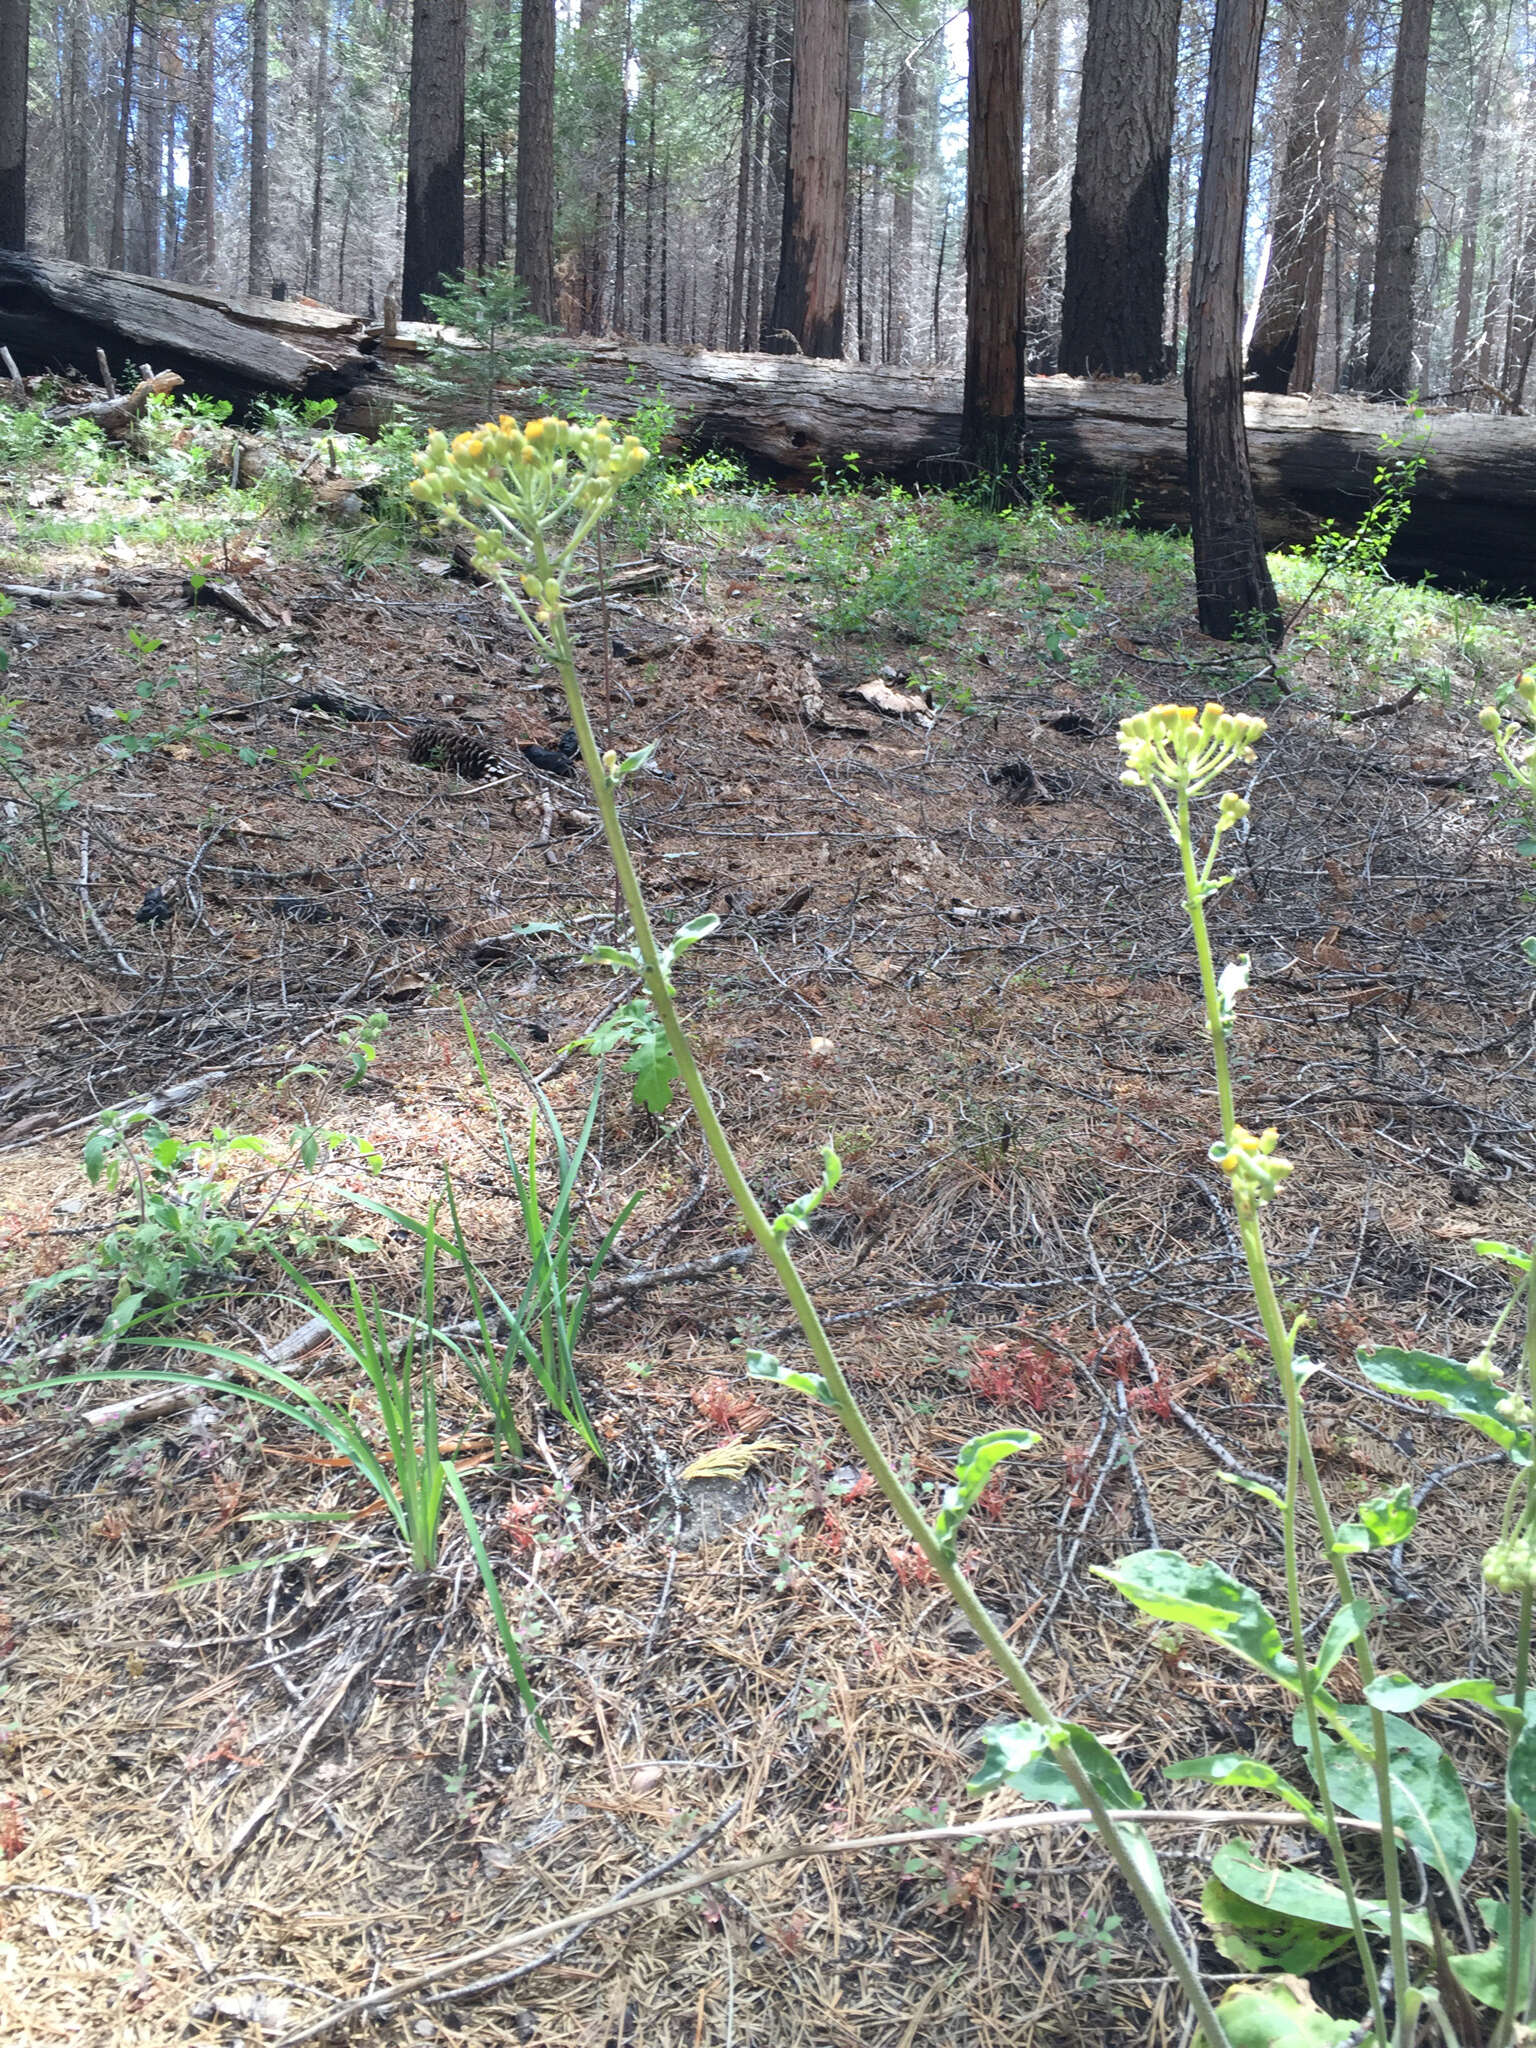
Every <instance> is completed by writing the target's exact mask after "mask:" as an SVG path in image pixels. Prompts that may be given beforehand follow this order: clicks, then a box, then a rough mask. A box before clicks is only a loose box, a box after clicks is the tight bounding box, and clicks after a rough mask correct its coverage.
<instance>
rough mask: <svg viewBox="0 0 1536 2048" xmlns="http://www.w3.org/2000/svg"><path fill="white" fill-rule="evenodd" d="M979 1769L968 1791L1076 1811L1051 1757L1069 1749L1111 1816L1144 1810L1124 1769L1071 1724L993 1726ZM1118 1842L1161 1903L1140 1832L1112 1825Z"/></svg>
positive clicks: (1072, 1793) (1071, 1791)
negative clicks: (996, 1790)
mask: <svg viewBox="0 0 1536 2048" xmlns="http://www.w3.org/2000/svg"><path fill="white" fill-rule="evenodd" d="M981 1739H982V1744H983V1749H982V1759H981V1768H980V1769H979V1770H978V1771H977V1773H976V1775H975V1776H974V1777H973V1778H972V1779H971V1782H970V1786H969V1788H968V1789H969V1790H970V1791H972V1792H989V1791H991V1790H992V1788H993V1787H994V1786H995V1785H1007V1786H1008V1787H1009V1788H1010V1790H1012V1791H1014V1792H1017V1793H1018V1794H1019V1796H1020V1798H1022V1799H1038V1800H1039V1801H1040V1802H1041V1804H1042V1805H1045V1806H1065V1807H1072V1806H1080V1805H1081V1804H1082V1798H1081V1795H1080V1794H1079V1792H1078V1790H1077V1787H1076V1786H1075V1785H1074V1784H1073V1783H1072V1780H1071V1779H1070V1778H1069V1777H1068V1776H1067V1774H1066V1773H1065V1771H1063V1770H1062V1769H1061V1767H1060V1765H1059V1764H1056V1763H1053V1762H1052V1761H1051V1758H1052V1754H1053V1752H1055V1751H1057V1750H1060V1749H1070V1750H1071V1752H1072V1755H1073V1758H1074V1760H1075V1761H1076V1763H1077V1766H1078V1768H1079V1769H1080V1770H1081V1772H1082V1773H1083V1776H1084V1777H1085V1778H1086V1779H1087V1780H1088V1782H1089V1784H1090V1785H1092V1787H1093V1789H1094V1791H1095V1792H1096V1793H1097V1794H1098V1795H1099V1797H1100V1799H1102V1800H1103V1802H1104V1804H1105V1805H1106V1806H1107V1807H1109V1808H1110V1809H1111V1811H1124V1810H1125V1809H1127V1808H1130V1807H1138V1806H1145V1805H1146V1803H1147V1802H1146V1801H1145V1799H1143V1798H1142V1796H1141V1794H1140V1793H1139V1792H1138V1791H1137V1790H1136V1787H1135V1786H1134V1785H1133V1784H1132V1783H1131V1781H1130V1779H1129V1778H1128V1777H1127V1776H1126V1773H1125V1767H1124V1765H1123V1764H1122V1763H1121V1762H1120V1760H1119V1758H1118V1757H1116V1756H1115V1755H1114V1754H1113V1753H1112V1752H1111V1751H1109V1750H1107V1749H1106V1748H1105V1747H1104V1745H1103V1743H1102V1742H1100V1740H1099V1738H1098V1737H1097V1736H1096V1735H1095V1734H1094V1733H1093V1732H1092V1730H1091V1729H1088V1728H1084V1727H1082V1726H1080V1725H1079V1724H1078V1723H1077V1722H1075V1721H1059V1722H1057V1724H1056V1725H1055V1726H1054V1727H1053V1728H1044V1727H1042V1726H1041V1725H1040V1723H1039V1722H1038V1721H996V1722H994V1723H993V1724H992V1725H991V1726H990V1727H988V1728H983V1729H982V1731H981ZM1118 1827H1119V1832H1120V1836H1121V1839H1122V1840H1123V1841H1124V1843H1125V1846H1126V1848H1127V1850H1128V1852H1129V1854H1130V1855H1131V1857H1132V1859H1133V1861H1134V1862H1135V1864H1136V1868H1137V1870H1138V1872H1139V1873H1140V1876H1141V1878H1142V1881H1143V1883H1145V1884H1146V1885H1148V1886H1149V1887H1150V1888H1151V1889H1152V1891H1153V1892H1154V1893H1155V1894H1156V1896H1157V1897H1158V1898H1159V1899H1161V1900H1162V1901H1163V1902H1164V1903H1165V1904H1166V1902H1167V1896H1168V1895H1167V1893H1166V1891H1165V1890H1164V1888H1163V1873H1162V1871H1161V1870H1160V1869H1159V1867H1158V1861H1157V1856H1156V1853H1155V1851H1154V1850H1153V1847H1152V1844H1151V1842H1150V1841H1149V1840H1148V1839H1147V1833H1146V1830H1145V1829H1144V1828H1139V1827H1137V1826H1135V1824H1134V1823H1132V1822H1127V1821H1121V1822H1119V1823H1118Z"/></svg>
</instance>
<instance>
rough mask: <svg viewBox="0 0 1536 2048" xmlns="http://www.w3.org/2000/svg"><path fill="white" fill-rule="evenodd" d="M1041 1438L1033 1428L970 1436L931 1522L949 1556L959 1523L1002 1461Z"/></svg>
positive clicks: (974, 1503)
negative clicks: (952, 1481) (953, 1480)
mask: <svg viewBox="0 0 1536 2048" xmlns="http://www.w3.org/2000/svg"><path fill="white" fill-rule="evenodd" d="M1039 1441H1040V1438H1039V1435H1038V1434H1037V1433H1036V1431H1034V1430H1032V1429H994V1430H991V1431H989V1432H988V1434H987V1435H986V1436H973V1437H972V1438H971V1440H970V1442H969V1443H968V1444H966V1445H965V1446H964V1448H963V1449H962V1450H961V1453H960V1456H959V1457H958V1458H957V1459H956V1461H955V1482H956V1483H955V1484H954V1485H953V1486H946V1487H945V1489H944V1501H943V1505H942V1506H941V1507H940V1509H939V1512H938V1513H937V1515H935V1516H934V1520H933V1533H934V1534H935V1536H937V1537H938V1539H939V1541H940V1542H941V1543H942V1544H943V1546H944V1548H945V1550H946V1551H947V1552H948V1553H949V1555H950V1556H951V1557H953V1556H954V1554H955V1538H956V1537H957V1536H958V1535H959V1533H960V1524H961V1523H962V1522H963V1521H964V1520H965V1518H966V1516H967V1515H968V1514H969V1513H970V1511H971V1509H972V1508H973V1507H974V1506H975V1505H976V1502H977V1500H978V1499H979V1498H980V1496H981V1494H982V1492H983V1491H984V1490H985V1488H986V1484H987V1481H988V1480H989V1479H990V1478H991V1477H992V1474H993V1472H994V1471H995V1469H996V1468H997V1467H998V1466H999V1465H1000V1464H1001V1463H1002V1462H1003V1460H1004V1458H1009V1457H1012V1455H1013V1453H1014V1452H1015V1451H1032V1450H1033V1449H1034V1447H1035V1445H1036V1444H1037V1443H1039Z"/></svg>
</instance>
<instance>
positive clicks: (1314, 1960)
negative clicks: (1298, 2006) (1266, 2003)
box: [1200, 1877, 1349, 1977]
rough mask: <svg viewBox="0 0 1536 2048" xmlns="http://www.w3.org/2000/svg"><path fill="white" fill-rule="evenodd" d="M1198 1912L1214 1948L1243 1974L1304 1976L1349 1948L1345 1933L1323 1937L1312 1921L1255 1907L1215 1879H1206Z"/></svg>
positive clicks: (1330, 1930) (1336, 1930) (1329, 1931)
mask: <svg viewBox="0 0 1536 2048" xmlns="http://www.w3.org/2000/svg"><path fill="white" fill-rule="evenodd" d="M1200 1911H1201V1914H1202V1915H1203V1917H1204V1920H1205V1924H1206V1926H1207V1927H1208V1928H1209V1929H1210V1931H1211V1939H1212V1941H1214V1942H1215V1944H1216V1947H1217V1948H1218V1950H1219V1951H1220V1952H1221V1954H1222V1955H1224V1956H1225V1957H1226V1958H1227V1960H1228V1961H1229V1962H1233V1963H1236V1964H1237V1966H1238V1968H1239V1969H1242V1970H1255V1971H1266V1970H1293V1971H1295V1973H1296V1974H1297V1975H1298V1976H1302V1977H1304V1976H1306V1975H1307V1974H1308V1972H1309V1971H1312V1970H1315V1969H1317V1968H1318V1967H1319V1966H1320V1965H1321V1964H1323V1963H1325V1962H1327V1960H1328V1958H1329V1957H1330V1956H1334V1955H1337V1954H1338V1952H1339V1950H1340V1949H1341V1948H1347V1947H1348V1946H1349V1935H1348V1934H1347V1933H1345V1934H1341V1933H1340V1932H1339V1931H1338V1929H1337V1928H1329V1929H1328V1931H1327V1932H1326V1933H1325V1932H1324V1931H1323V1930H1322V1928H1320V1927H1319V1926H1318V1925H1317V1924H1316V1922H1315V1921H1311V1920H1297V1919H1295V1918H1293V1917H1292V1915H1291V1914H1289V1913H1278V1912H1275V1911H1274V1910H1273V1909H1269V1908H1265V1907H1263V1906H1255V1905H1254V1904H1252V1903H1251V1901H1250V1900H1248V1899H1245V1898H1241V1897H1239V1895H1238V1894H1237V1893H1236V1892H1233V1891H1228V1889H1227V1887H1226V1886H1225V1885H1224V1884H1223V1883H1222V1882H1221V1880H1220V1878H1217V1877H1211V1878H1207V1879H1206V1882H1205V1888H1204V1890H1203V1891H1202V1892H1201V1894H1200Z"/></svg>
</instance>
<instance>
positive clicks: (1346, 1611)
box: [1315, 1600, 1372, 1685]
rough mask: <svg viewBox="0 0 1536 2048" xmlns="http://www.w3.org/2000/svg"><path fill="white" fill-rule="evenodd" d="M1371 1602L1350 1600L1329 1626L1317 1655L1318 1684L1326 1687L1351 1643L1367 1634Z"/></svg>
mask: <svg viewBox="0 0 1536 2048" xmlns="http://www.w3.org/2000/svg"><path fill="white" fill-rule="evenodd" d="M1371 1613H1372V1609H1371V1603H1370V1601H1369V1600H1350V1601H1348V1602H1347V1603H1346V1604H1345V1605H1344V1606H1343V1607H1341V1608H1340V1609H1339V1611H1338V1613H1337V1614H1336V1615H1335V1616H1334V1617H1333V1619H1332V1621H1330V1622H1329V1624H1328V1633H1327V1635H1325V1636H1324V1637H1323V1643H1322V1648H1321V1649H1320V1650H1319V1651H1318V1653H1317V1664H1316V1667H1315V1668H1316V1671H1317V1682H1318V1684H1319V1685H1325V1684H1326V1683H1327V1682H1328V1674H1329V1672H1331V1671H1332V1669H1333V1667H1334V1665H1335V1664H1337V1663H1338V1661H1339V1659H1340V1658H1341V1657H1342V1656H1343V1654H1344V1652H1345V1651H1346V1650H1347V1649H1348V1648H1349V1646H1350V1644H1351V1643H1355V1642H1358V1641H1359V1640H1360V1638H1361V1636H1363V1635H1364V1634H1365V1631H1366V1628H1367V1626H1368V1624H1369V1622H1370V1619H1371Z"/></svg>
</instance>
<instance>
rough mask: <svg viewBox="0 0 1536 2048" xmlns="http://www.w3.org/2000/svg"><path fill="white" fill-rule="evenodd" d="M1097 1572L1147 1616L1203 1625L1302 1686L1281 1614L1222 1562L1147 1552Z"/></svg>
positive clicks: (1282, 1679) (1281, 1678)
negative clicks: (1283, 1635) (1286, 1642)
mask: <svg viewBox="0 0 1536 2048" xmlns="http://www.w3.org/2000/svg"><path fill="white" fill-rule="evenodd" d="M1093 1570H1094V1572H1095V1574H1096V1576H1097V1577H1099V1578H1101V1579H1108V1581H1109V1583H1110V1584H1111V1585H1112V1586H1113V1587H1114V1588H1115V1589H1116V1591H1117V1592H1120V1593H1123V1594H1124V1595H1125V1597H1126V1599H1127V1600H1129V1601H1130V1602H1131V1603H1132V1605H1133V1606H1135V1607H1139V1608H1140V1609H1141V1611H1142V1613H1143V1614H1150V1615H1152V1616H1153V1617H1154V1618H1155V1619H1156V1620H1158V1621H1172V1622H1179V1623H1181V1624H1182V1625H1183V1626H1184V1627H1185V1628H1193V1629H1198V1630H1199V1632H1200V1633H1201V1635H1203V1636H1210V1637H1211V1638H1212V1640H1213V1641H1215V1642H1218V1643H1221V1644H1224V1645H1225V1647H1226V1648H1227V1649H1229V1650H1231V1651H1232V1653H1233V1654H1234V1656H1238V1657H1241V1658H1242V1659H1243V1661H1244V1662H1245V1663H1248V1664H1252V1665H1255V1666H1256V1667H1257V1668H1258V1669H1259V1670H1260V1671H1263V1672H1267V1673H1268V1675H1269V1676H1270V1677H1271V1678H1273V1679H1276V1680H1278V1682H1279V1683H1280V1684H1281V1685H1284V1686H1287V1687H1289V1689H1290V1690H1291V1691H1292V1692H1297V1691H1299V1690H1300V1683H1299V1681H1298V1679H1297V1675H1296V1664H1295V1660H1294V1659H1293V1658H1291V1657H1288V1656H1287V1655H1286V1653H1285V1650H1284V1649H1283V1647H1282V1645H1281V1641H1280V1629H1279V1626H1278V1624H1277V1623H1276V1621H1275V1617H1274V1616H1273V1615H1272V1614H1271V1613H1270V1611H1269V1609H1268V1608H1267V1607H1266V1606H1265V1605H1264V1603H1263V1601H1262V1600H1261V1599H1260V1598H1259V1596H1258V1594H1257V1593H1255V1592H1254V1591H1253V1589H1252V1587H1250V1586H1245V1585H1244V1584H1243V1583H1242V1581H1241V1580H1240V1579H1234V1578H1232V1577H1231V1576H1230V1574H1228V1573H1227V1572H1224V1571H1222V1570H1221V1568H1220V1566H1218V1565H1214V1564H1190V1563H1189V1562H1188V1561H1187V1560H1186V1559H1185V1558H1183V1557H1181V1556H1180V1555H1179V1553H1178V1552H1177V1551H1176V1550H1141V1551H1138V1552H1137V1553H1136V1555H1135V1556H1134V1557H1123V1558H1122V1559H1121V1560H1120V1562H1119V1563H1118V1564H1115V1565H1095V1566H1094V1567H1093Z"/></svg>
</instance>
